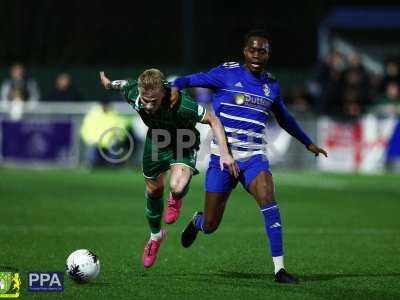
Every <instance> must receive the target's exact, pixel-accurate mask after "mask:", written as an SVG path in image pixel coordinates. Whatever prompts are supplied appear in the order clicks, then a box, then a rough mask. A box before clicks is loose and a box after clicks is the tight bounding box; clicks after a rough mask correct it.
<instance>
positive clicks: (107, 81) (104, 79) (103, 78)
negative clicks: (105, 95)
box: [100, 71, 111, 90]
mask: <svg viewBox="0 0 400 300" xmlns="http://www.w3.org/2000/svg"><path fill="white" fill-rule="evenodd" d="M100 81H101V84H102V85H103V87H104V88H105V89H106V90H109V89H111V80H110V79H109V78H108V77H107V76H106V74H104V71H101V72H100Z"/></svg>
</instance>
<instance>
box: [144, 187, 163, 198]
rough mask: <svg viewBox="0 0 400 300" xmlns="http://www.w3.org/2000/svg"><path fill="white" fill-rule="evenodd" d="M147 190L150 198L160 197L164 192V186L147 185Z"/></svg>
mask: <svg viewBox="0 0 400 300" xmlns="http://www.w3.org/2000/svg"><path fill="white" fill-rule="evenodd" d="M146 192H147V195H148V196H149V197H150V198H160V197H161V196H162V195H163V193H164V187H146Z"/></svg>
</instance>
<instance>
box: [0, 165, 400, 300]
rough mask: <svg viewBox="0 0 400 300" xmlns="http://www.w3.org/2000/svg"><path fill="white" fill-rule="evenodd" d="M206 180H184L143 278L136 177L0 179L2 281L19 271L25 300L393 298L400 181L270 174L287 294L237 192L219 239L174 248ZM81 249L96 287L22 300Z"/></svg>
mask: <svg viewBox="0 0 400 300" xmlns="http://www.w3.org/2000/svg"><path fill="white" fill-rule="evenodd" d="M203 180H204V177H203V175H200V176H197V177H195V178H194V179H193V181H192V185H191V190H190V192H189V194H188V196H187V199H186V202H185V205H184V208H183V212H182V215H181V218H180V219H179V220H178V222H177V223H176V224H173V225H170V226H168V227H167V231H168V236H167V240H166V242H165V243H164V244H163V245H162V247H161V248H160V252H159V257H158V261H157V262H156V264H155V265H154V266H153V267H152V268H151V269H149V270H144V269H143V267H142V264H141V256H142V251H143V246H144V244H145V242H146V240H147V238H148V235H149V232H148V229H147V224H146V221H145V219H144V214H143V207H144V197H143V194H144V184H143V179H142V177H141V174H140V173H139V172H138V171H128V170H115V171H113V170H108V171H107V170H103V171H96V172H94V173H85V172H83V171H79V170H76V171H71V170H53V171H28V170H6V169H0V270H1V268H6V267H13V268H16V269H18V270H19V272H20V273H21V276H22V297H21V298H22V299H180V300H183V299H202V300H205V299H213V300H215V299H218V300H219V299H273V300H278V299H290V300H295V299H307V300H313V299H341V300H344V299H363V300H365V299H400V176H396V175H384V176H360V175H333V174H320V173H311V172H293V171H290V172H286V171H279V172H276V173H275V183H276V195H277V200H278V202H279V204H280V208H281V213H282V221H283V226H284V241H285V263H286V267H287V269H288V270H289V271H290V272H293V273H294V274H297V275H298V277H299V278H300V280H301V283H300V284H299V285H292V286H282V285H277V284H275V283H274V282H273V276H272V274H271V272H272V269H273V267H272V262H271V258H270V254H269V249H268V247H267V240H266V237H265V234H264V226H263V222H262V217H261V215H260V212H259V210H258V209H257V206H256V203H255V201H254V200H252V199H251V198H250V197H249V195H248V194H247V193H246V192H245V191H244V190H243V188H242V187H238V188H237V189H236V190H235V191H234V192H233V194H232V196H231V199H230V201H229V203H228V207H227V209H226V214H225V216H224V220H223V221H222V224H221V226H220V228H219V229H218V231H217V232H215V233H214V234H212V235H210V236H204V235H199V237H198V239H197V241H196V242H195V243H194V244H193V246H192V247H191V248H189V249H184V248H182V247H181V246H180V232H181V230H182V229H183V228H184V226H185V225H186V223H187V221H188V220H189V219H190V217H191V216H192V214H193V212H194V211H195V210H197V209H202V207H203V194H204V189H203ZM79 248H88V249H91V250H92V251H94V252H95V253H96V254H97V255H98V256H99V258H100V261H101V272H100V275H99V277H98V278H97V279H96V280H95V281H94V282H92V283H89V284H85V285H79V284H75V283H74V282H72V281H71V280H70V279H69V278H66V280H65V289H64V292H62V293H30V292H28V291H27V273H28V272H29V271H63V270H64V264H65V259H66V257H67V256H68V254H69V253H70V252H72V251H73V250H76V249H79Z"/></svg>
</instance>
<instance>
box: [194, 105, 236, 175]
mask: <svg viewBox="0 0 400 300" xmlns="http://www.w3.org/2000/svg"><path fill="white" fill-rule="evenodd" d="M201 123H204V124H209V125H210V126H211V128H212V130H213V132H214V135H215V136H216V138H217V140H218V145H219V151H220V154H221V156H220V159H219V164H220V168H221V171H222V170H223V169H224V165H226V166H227V167H228V168H229V172H230V173H231V174H232V175H233V176H235V178H237V177H238V176H239V166H238V165H237V164H236V162H235V160H234V159H233V157H232V155H231V154H230V153H229V149H228V144H227V142H226V137H225V131H224V127H223V126H222V124H221V122H220V120H219V119H218V118H217V117H216V116H215V115H214V114H213V113H211V112H209V111H207V112H206V114H205V115H204V118H203V120H202V121H201Z"/></svg>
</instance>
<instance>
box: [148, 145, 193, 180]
mask: <svg viewBox="0 0 400 300" xmlns="http://www.w3.org/2000/svg"><path fill="white" fill-rule="evenodd" d="M182 152H183V153H182V155H181V157H177V153H176V149H174V148H173V147H165V148H158V149H157V148H156V147H155V145H153V144H152V142H151V138H148V137H146V141H145V144H144V150H143V162H142V169H143V176H144V177H146V178H148V179H156V178H157V177H158V176H160V174H162V173H164V172H166V171H168V170H169V169H170V167H171V166H172V165H176V164H182V165H185V166H187V167H189V168H190V169H191V170H192V172H193V175H197V174H199V171H198V170H197V169H196V159H197V150H196V149H195V148H187V149H184V150H183V151H182Z"/></svg>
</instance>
